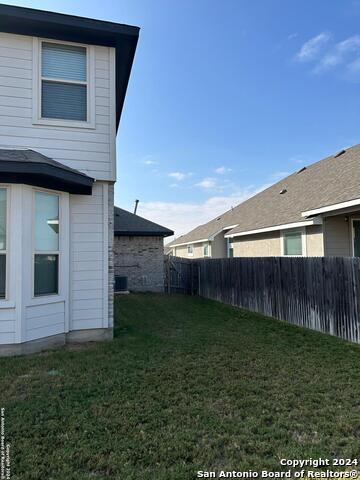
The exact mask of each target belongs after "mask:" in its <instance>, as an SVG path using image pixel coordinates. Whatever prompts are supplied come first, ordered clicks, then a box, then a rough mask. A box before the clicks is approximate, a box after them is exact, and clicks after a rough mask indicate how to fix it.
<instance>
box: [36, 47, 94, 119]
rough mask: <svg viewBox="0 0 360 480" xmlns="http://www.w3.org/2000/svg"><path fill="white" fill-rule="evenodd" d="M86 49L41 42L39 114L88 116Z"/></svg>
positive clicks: (43, 116)
mask: <svg viewBox="0 0 360 480" xmlns="http://www.w3.org/2000/svg"><path fill="white" fill-rule="evenodd" d="M87 71H88V69H87V49H86V47H80V46H76V45H68V44H58V43H53V42H42V43H41V79H40V80H41V118H48V119H60V120H75V121H82V122H86V121H87V120H88V113H87V111H88V105H87V104H88V100H87V99H88V73H87Z"/></svg>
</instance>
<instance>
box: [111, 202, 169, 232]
mask: <svg viewBox="0 0 360 480" xmlns="http://www.w3.org/2000/svg"><path fill="white" fill-rule="evenodd" d="M114 234H115V235H118V236H121V235H122V236H127V235H129V236H141V237H142V236H144V237H150V236H152V237H169V236H170V235H174V232H173V231H172V230H169V229H168V228H165V227H162V226H161V225H158V224H157V223H154V222H150V220H146V218H142V217H139V215H135V214H134V213H130V212H128V211H127V210H123V209H122V208H119V207H115V209H114Z"/></svg>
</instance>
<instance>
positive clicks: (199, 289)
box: [197, 263, 201, 297]
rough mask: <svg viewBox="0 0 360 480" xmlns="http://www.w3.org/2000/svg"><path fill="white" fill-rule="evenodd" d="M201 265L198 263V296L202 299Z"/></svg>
mask: <svg viewBox="0 0 360 480" xmlns="http://www.w3.org/2000/svg"><path fill="white" fill-rule="evenodd" d="M200 265H201V264H200V263H198V265H197V267H198V296H199V297H200V294H201V279H200V273H201V267H200Z"/></svg>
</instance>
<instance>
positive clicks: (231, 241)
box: [227, 238, 234, 258]
mask: <svg viewBox="0 0 360 480" xmlns="http://www.w3.org/2000/svg"><path fill="white" fill-rule="evenodd" d="M230 250H232V252H233V254H232V256H230ZM227 258H234V239H233V238H227Z"/></svg>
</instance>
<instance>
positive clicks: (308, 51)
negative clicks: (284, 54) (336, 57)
mask: <svg viewBox="0 0 360 480" xmlns="http://www.w3.org/2000/svg"><path fill="white" fill-rule="evenodd" d="M330 38H331V35H330V34H329V33H327V32H322V33H319V35H316V37H313V38H310V40H308V41H307V42H305V43H304V44H303V46H302V47H301V48H300V50H299V52H298V53H297V54H296V59H297V60H299V61H300V62H307V61H309V60H313V59H314V58H315V57H317V55H318V54H319V53H320V51H321V50H322V48H323V47H324V46H325V44H326V43H327V42H328V41H329V40H330Z"/></svg>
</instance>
